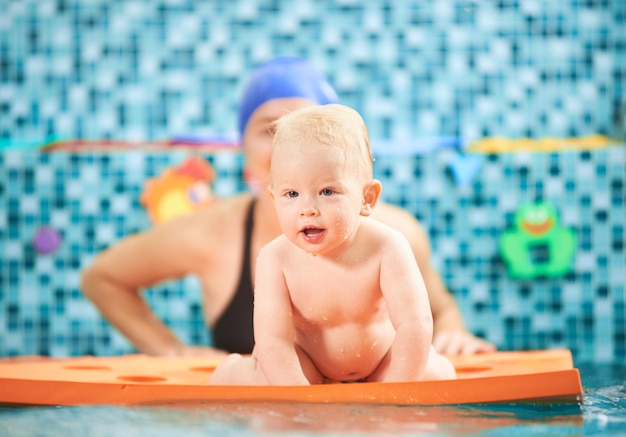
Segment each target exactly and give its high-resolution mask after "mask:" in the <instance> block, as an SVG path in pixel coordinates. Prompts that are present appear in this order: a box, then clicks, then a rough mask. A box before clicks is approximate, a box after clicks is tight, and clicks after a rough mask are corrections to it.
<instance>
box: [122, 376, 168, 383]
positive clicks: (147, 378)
mask: <svg viewBox="0 0 626 437" xmlns="http://www.w3.org/2000/svg"><path fill="white" fill-rule="evenodd" d="M117 379H121V380H122V381H126V382H163V381H167V378H163V377H161V376H144V375H127V376H118V377H117Z"/></svg>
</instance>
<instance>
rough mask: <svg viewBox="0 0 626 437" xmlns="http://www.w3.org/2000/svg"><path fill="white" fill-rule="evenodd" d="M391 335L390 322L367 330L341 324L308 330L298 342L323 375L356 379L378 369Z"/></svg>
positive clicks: (369, 327)
mask: <svg viewBox="0 0 626 437" xmlns="http://www.w3.org/2000/svg"><path fill="white" fill-rule="evenodd" d="M394 336H395V331H394V329H393V327H392V326H391V323H388V324H387V323H380V324H378V325H374V326H368V327H367V329H364V327H363V326H360V325H342V326H340V327H334V328H330V329H323V330H319V331H317V332H316V331H313V332H311V331H310V330H309V331H308V332H307V334H306V336H304V335H302V336H300V337H301V338H299V339H298V343H299V344H300V346H301V347H302V348H303V349H304V351H305V352H306V353H307V354H308V355H309V357H310V358H311V360H312V361H313V363H314V364H315V366H316V367H317V369H318V370H319V371H320V372H321V373H322V374H323V375H324V376H325V377H326V378H328V379H332V380H335V381H357V380H360V379H365V378H367V377H368V376H369V375H371V374H372V373H373V372H374V370H376V369H377V368H378V366H379V365H380V363H381V361H382V359H383V358H384V357H385V355H386V354H387V352H388V351H389V349H390V348H391V344H392V343H393V339H394Z"/></svg>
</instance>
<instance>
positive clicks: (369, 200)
mask: <svg viewBox="0 0 626 437" xmlns="http://www.w3.org/2000/svg"><path fill="white" fill-rule="evenodd" d="M382 190H383V185H382V184H381V183H380V181H379V180H378V179H373V180H372V182H370V183H369V184H368V185H367V186H366V187H365V190H364V192H363V205H361V215H362V216H368V215H371V214H372V212H373V211H374V207H375V206H376V204H377V203H378V199H380V193H381V192H382Z"/></svg>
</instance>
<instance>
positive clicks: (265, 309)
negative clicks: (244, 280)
mask: <svg viewBox="0 0 626 437" xmlns="http://www.w3.org/2000/svg"><path fill="white" fill-rule="evenodd" d="M274 243H275V242H274ZM274 246H275V244H273V243H270V244H269V245H268V246H266V247H265V248H263V249H262V250H261V251H260V253H259V256H258V258H257V264H256V278H255V283H256V286H255V290H254V338H255V347H254V356H255V357H256V359H257V361H258V365H259V367H260V370H261V371H262V372H263V374H264V375H265V377H266V378H267V380H268V382H269V383H270V384H272V385H308V384H309V381H308V379H307V378H306V377H305V375H304V372H303V371H302V366H301V364H300V360H299V358H298V355H297V352H296V345H295V342H294V338H295V335H294V326H293V321H292V305H291V299H290V297H289V290H288V289H287V285H286V284H285V279H284V276H283V273H282V270H281V269H282V262H281V260H280V258H279V257H278V256H277V255H276V253H275V250H274Z"/></svg>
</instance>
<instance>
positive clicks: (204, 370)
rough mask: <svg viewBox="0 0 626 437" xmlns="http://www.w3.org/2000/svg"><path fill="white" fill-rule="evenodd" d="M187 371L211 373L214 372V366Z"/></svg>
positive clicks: (193, 368)
mask: <svg viewBox="0 0 626 437" xmlns="http://www.w3.org/2000/svg"><path fill="white" fill-rule="evenodd" d="M189 370H191V371H192V372H204V373H211V372H213V371H214V370H215V366H203V367H192V368H190V369H189Z"/></svg>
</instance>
